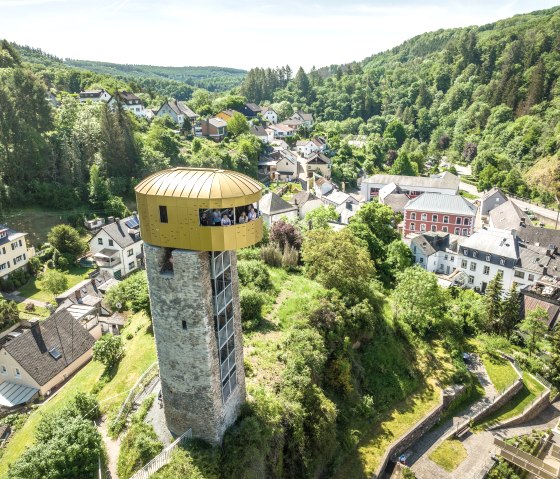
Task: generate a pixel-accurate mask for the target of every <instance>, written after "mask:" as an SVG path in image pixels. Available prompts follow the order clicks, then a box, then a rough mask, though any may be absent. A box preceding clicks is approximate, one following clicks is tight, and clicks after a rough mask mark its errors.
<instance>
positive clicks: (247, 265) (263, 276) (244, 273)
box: [237, 260, 272, 291]
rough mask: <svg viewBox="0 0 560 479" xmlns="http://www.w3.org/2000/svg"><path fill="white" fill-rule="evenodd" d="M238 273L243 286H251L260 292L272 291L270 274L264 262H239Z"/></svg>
mask: <svg viewBox="0 0 560 479" xmlns="http://www.w3.org/2000/svg"><path fill="white" fill-rule="evenodd" d="M237 271H238V274H239V282H240V283H241V285H242V286H251V287H253V288H255V289H257V290H259V291H269V290H271V289H272V281H271V280H270V273H269V272H268V268H267V267H266V265H265V264H264V263H263V262H262V261H256V260H250V261H238V262H237Z"/></svg>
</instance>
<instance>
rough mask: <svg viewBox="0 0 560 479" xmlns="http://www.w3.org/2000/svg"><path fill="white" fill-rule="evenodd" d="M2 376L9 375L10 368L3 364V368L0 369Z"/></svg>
mask: <svg viewBox="0 0 560 479" xmlns="http://www.w3.org/2000/svg"><path fill="white" fill-rule="evenodd" d="M0 374H3V375H4V376H5V375H6V374H8V368H6V366H4V365H3V364H2V368H0Z"/></svg>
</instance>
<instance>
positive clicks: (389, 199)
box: [381, 193, 410, 213]
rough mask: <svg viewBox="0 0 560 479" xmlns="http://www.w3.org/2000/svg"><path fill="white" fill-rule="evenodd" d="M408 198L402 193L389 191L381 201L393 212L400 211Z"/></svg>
mask: <svg viewBox="0 0 560 479" xmlns="http://www.w3.org/2000/svg"><path fill="white" fill-rule="evenodd" d="M409 201H410V198H409V197H408V196H406V195H405V194H403V193H391V194H389V195H387V196H386V197H385V198H383V200H381V203H383V204H384V205H387V206H389V207H390V208H391V209H392V210H393V211H394V212H395V213H402V211H403V209H404V207H405V206H406V204H407V203H408V202H409Z"/></svg>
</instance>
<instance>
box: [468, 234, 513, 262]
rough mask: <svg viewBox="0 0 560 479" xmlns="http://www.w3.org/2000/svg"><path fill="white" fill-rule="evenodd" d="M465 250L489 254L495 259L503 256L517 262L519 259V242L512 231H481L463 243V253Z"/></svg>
mask: <svg viewBox="0 0 560 479" xmlns="http://www.w3.org/2000/svg"><path fill="white" fill-rule="evenodd" d="M465 248H467V249H468V250H475V251H482V252H484V253H489V254H491V255H493V257H494V256H496V257H500V256H503V257H504V258H513V259H515V260H517V258H518V257H519V251H518V240H517V238H516V237H515V236H514V235H513V234H512V233H511V231H507V230H500V229H494V228H489V229H480V230H478V231H476V232H475V233H474V234H473V235H472V236H470V237H468V238H467V239H466V240H465V241H464V242H463V244H462V245H461V252H463V251H462V250H463V249H465ZM469 252H470V251H469ZM467 256H468V255H467Z"/></svg>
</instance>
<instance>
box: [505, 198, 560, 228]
mask: <svg viewBox="0 0 560 479" xmlns="http://www.w3.org/2000/svg"><path fill="white" fill-rule="evenodd" d="M511 201H513V202H514V203H515V204H516V205H517V206H519V207H520V208H521V209H522V210H525V209H529V210H531V211H532V212H533V214H535V215H537V216H541V217H543V218H545V219H548V220H551V221H552V222H553V223H555V222H556V218H557V217H558V211H554V210H551V209H548V208H543V207H542V206H536V205H533V204H531V203H527V202H525V201H521V200H518V199H516V198H512V199H511Z"/></svg>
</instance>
